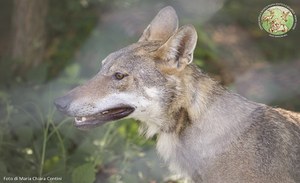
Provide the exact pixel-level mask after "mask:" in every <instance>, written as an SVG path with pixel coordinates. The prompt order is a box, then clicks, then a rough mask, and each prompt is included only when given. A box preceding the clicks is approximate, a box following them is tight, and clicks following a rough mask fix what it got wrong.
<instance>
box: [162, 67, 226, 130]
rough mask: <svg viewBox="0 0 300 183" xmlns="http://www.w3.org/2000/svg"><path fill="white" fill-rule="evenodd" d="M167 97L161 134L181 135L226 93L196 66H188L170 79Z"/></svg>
mask: <svg viewBox="0 0 300 183" xmlns="http://www.w3.org/2000/svg"><path fill="white" fill-rule="evenodd" d="M168 85H169V87H168V88H169V90H170V91H167V93H168V95H169V96H167V97H166V98H167V99H169V100H168V101H166V104H167V105H168V107H167V109H166V111H165V114H166V120H165V123H164V126H163V127H162V129H161V131H162V132H166V133H176V134H178V135H180V134H181V133H182V132H183V131H184V130H185V128H187V127H188V126H190V125H191V124H192V123H194V122H195V121H199V119H200V118H201V117H202V116H203V115H204V114H205V113H206V111H207V110H208V109H209V107H210V106H211V105H212V103H213V102H214V101H215V100H217V98H218V97H220V96H222V95H224V93H226V90H224V89H223V88H222V86H220V85H219V84H218V83H217V82H216V81H214V80H212V79H211V78H210V77H208V76H207V75H206V74H203V73H202V72H201V71H200V70H199V69H197V68H196V66H189V68H187V69H186V70H185V72H184V73H182V76H176V77H170V78H169V81H168Z"/></svg>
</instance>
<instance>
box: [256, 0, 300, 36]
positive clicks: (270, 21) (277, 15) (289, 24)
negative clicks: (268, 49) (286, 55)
mask: <svg viewBox="0 0 300 183" xmlns="http://www.w3.org/2000/svg"><path fill="white" fill-rule="evenodd" d="M258 22H259V27H260V29H262V30H265V31H266V32H268V33H269V35H270V36H272V37H284V36H287V33H288V32H289V31H290V30H294V29H295V27H296V23H297V17H296V14H295V12H294V11H293V10H292V9H291V8H290V7H289V6H287V5H285V4H282V3H275V4H270V5H268V6H266V7H265V8H264V9H263V10H262V11H261V13H260V15H259V17H258Z"/></svg>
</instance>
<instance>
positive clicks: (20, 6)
mask: <svg viewBox="0 0 300 183" xmlns="http://www.w3.org/2000/svg"><path fill="white" fill-rule="evenodd" d="M47 9H48V0H14V12H13V48H12V58H13V59H14V60H15V61H16V63H15V65H14V71H15V72H16V74H18V75H24V74H25V73H26V71H28V70H29V69H30V68H32V67H36V66H38V65H39V64H40V63H42V61H43V55H44V50H45V43H46V27H45V21H46V19H45V18H46V15H47Z"/></svg>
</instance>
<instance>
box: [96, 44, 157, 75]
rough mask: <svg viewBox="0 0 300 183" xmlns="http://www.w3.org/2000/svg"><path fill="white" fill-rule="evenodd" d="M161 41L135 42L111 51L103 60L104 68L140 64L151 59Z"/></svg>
mask: <svg viewBox="0 0 300 183" xmlns="http://www.w3.org/2000/svg"><path fill="white" fill-rule="evenodd" d="M160 45H161V44H160V43H159V42H142V43H135V44H132V45H130V46H127V47H125V48H122V49H120V50H118V51H116V52H113V53H111V54H110V55H108V56H107V57H106V58H105V59H104V60H103V61H102V66H103V68H102V69H105V70H110V68H112V67H113V66H114V67H128V66H130V65H134V66H138V65H139V63H140V62H141V61H143V60H145V61H146V60H149V59H150V58H151V53H152V52H154V51H155V50H157V49H158V48H159V46H160Z"/></svg>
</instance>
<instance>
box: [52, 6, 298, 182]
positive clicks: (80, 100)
mask: <svg viewBox="0 0 300 183" xmlns="http://www.w3.org/2000/svg"><path fill="white" fill-rule="evenodd" d="M196 43H197V32H196V30H195V28H194V27H193V26H192V25H184V26H181V27H180V28H178V17H177V14H176V12H175V10H174V9H173V8H172V7H170V6H168V7H165V8H163V9H162V10H161V11H160V12H159V13H158V14H157V15H156V16H155V18H154V19H153V20H152V21H151V23H150V24H149V25H148V27H147V28H146V29H145V30H144V32H143V34H142V36H141V37H140V39H139V40H138V41H137V42H136V43H134V44H131V45H129V46H127V47H125V48H123V49H121V50H119V51H116V52H113V53H111V54H109V55H108V56H107V57H106V58H105V59H104V60H103V61H102V67H101V69H100V71H99V72H98V73H97V74H96V75H95V76H94V77H93V78H92V79H91V80H89V81H87V82H86V83H85V84H83V85H81V86H78V87H77V88H75V89H73V90H71V91H70V92H68V93H67V94H66V95H65V96H63V97H59V98H57V99H56V100H55V102H54V103H55V105H56V107H57V108H58V110H60V111H62V112H63V113H65V114H67V115H69V116H72V117H74V118H75V122H74V124H75V126H76V127H77V128H80V129H88V128H94V127H97V126H100V125H103V124H105V123H109V122H111V121H116V120H119V119H124V118H134V119H136V120H138V121H141V127H140V131H141V133H142V134H144V135H145V136H146V137H147V138H151V137H153V136H154V135H157V145H156V149H157V151H158V154H159V155H160V156H161V157H162V159H163V160H164V161H165V162H166V163H167V164H168V165H169V168H170V170H171V171H173V172H175V173H178V174H180V175H182V176H184V177H187V178H189V179H190V181H191V182H195V183H299V182H300V114H299V113H296V112H291V111H287V110H284V109H280V108H272V107H269V106H267V105H264V104H260V103H255V102H252V101H249V100H247V99H245V98H244V97H242V96H240V95H238V94H235V93H232V92H230V91H228V90H227V89H225V88H223V87H222V86H221V85H220V84H219V83H218V82H216V81H214V80H213V79H211V78H210V77H209V76H208V75H207V74H205V73H204V72H203V71H202V70H201V69H199V68H198V67H197V66H196V65H194V64H193V63H192V61H193V52H194V50H195V47H196Z"/></svg>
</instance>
